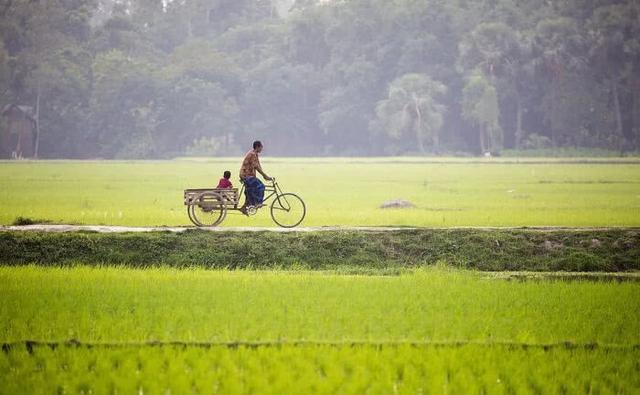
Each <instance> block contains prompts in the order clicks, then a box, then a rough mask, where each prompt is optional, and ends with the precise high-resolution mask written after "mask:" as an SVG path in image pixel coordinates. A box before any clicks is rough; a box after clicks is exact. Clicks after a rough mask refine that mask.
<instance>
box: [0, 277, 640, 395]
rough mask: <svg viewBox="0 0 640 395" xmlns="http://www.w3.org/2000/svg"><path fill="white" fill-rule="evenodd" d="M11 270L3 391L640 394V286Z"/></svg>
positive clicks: (0, 318)
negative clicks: (601, 391)
mask: <svg viewBox="0 0 640 395" xmlns="http://www.w3.org/2000/svg"><path fill="white" fill-rule="evenodd" d="M0 280H1V281H0V298H1V299H2V300H3V303H2V305H1V307H0V334H1V336H2V339H1V342H2V343H3V344H4V346H3V350H4V352H3V353H1V354H0V376H2V377H4V378H5V380H1V381H0V393H14V390H15V389H16V388H18V389H20V391H19V392H32V391H30V390H29V389H32V390H34V391H35V392H38V391H37V390H39V389H42V388H50V389H54V390H55V389H56V388H58V390H59V391H60V389H62V390H61V392H70V393H79V392H84V393H88V392H93V393H103V392H108V393H113V392H132V391H133V392H136V391H137V392H140V391H142V392H143V393H165V392H172V393H182V392H185V391H186V392H196V393H209V392H219V393H229V392H231V393H248V392H270V393H278V392H283V391H284V392H291V391H293V392H297V391H303V392H309V391H311V392H320V393H332V392H336V391H337V392H348V393H360V392H373V393H386V392H394V391H397V392H402V393H405V392H416V391H425V392H429V393H432V392H436V393H442V392H450V393H457V392H459V391H465V392H466V391H474V392H476V391H480V392H482V391H485V392H486V391H488V392H520V391H525V392H548V391H550V392H583V391H585V390H587V392H588V390H589V389H591V390H594V391H600V390H606V391H613V392H633V391H635V390H637V389H638V384H639V383H640V376H639V375H638V367H639V366H638V365H639V364H640V359H639V358H638V357H639V356H640V349H639V345H640V322H639V321H638V320H637V319H635V317H638V315H639V314H640V282H637V281H628V282H623V283H613V282H607V281H584V280H577V281H572V282H566V281H554V280H549V281H506V280H503V279H500V278H496V277H495V276H490V275H482V274H480V273H474V272H466V271H454V270H444V269H442V268H440V269H420V270H416V271H413V272H407V273H405V274H403V275H400V276H349V275H334V274H327V273H322V272H307V271H302V272H295V271H293V272H292V271H284V272H279V271H264V272H244V271H234V272H229V271H204V270H175V269H146V270H144V269H143V270H134V269H118V268H98V269H90V268H86V267H77V268H67V269H62V268H48V269H45V268H41V267H35V266H24V267H12V268H10V267H3V268H0ZM630 318H631V319H630ZM606 391H605V392H606Z"/></svg>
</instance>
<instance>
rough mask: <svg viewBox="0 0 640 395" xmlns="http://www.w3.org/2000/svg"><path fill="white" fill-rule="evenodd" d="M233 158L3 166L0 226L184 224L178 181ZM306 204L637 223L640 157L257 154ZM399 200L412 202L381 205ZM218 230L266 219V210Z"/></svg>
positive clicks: (337, 221) (392, 222)
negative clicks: (22, 221)
mask: <svg viewBox="0 0 640 395" xmlns="http://www.w3.org/2000/svg"><path fill="white" fill-rule="evenodd" d="M238 167H239V159H216V160H206V161H205V160H202V161H196V160H172V161H153V162H152V161H128V162H124V161H122V162H118V161H38V162H2V163H0V224H5V225H7V224H11V223H12V222H13V221H15V220H16V218H17V217H25V218H30V219H36V220H47V221H51V222H54V223H76V224H92V225H95V224H110V225H129V226H156V225H169V226H178V225H190V222H189V219H188V218H187V215H186V210H185V207H184V206H183V202H182V192H183V190H184V189H186V188H196V187H214V186H215V185H216V184H217V181H218V179H219V178H220V177H221V175H222V172H223V171H224V170H227V169H228V170H231V171H232V174H233V176H232V181H234V184H235V186H239V182H238V181H237V180H236V179H237V168H238ZM263 167H264V169H265V171H267V173H268V174H270V175H272V176H275V177H276V178H277V180H278V182H279V183H280V185H281V186H282V188H283V189H284V190H285V191H289V192H295V193H297V194H298V195H300V196H301V197H302V198H303V199H304V201H305V203H306V205H307V217H306V218H305V220H304V222H303V223H302V226H325V225H342V226H358V225H370V226H438V227H450V226H638V225H640V214H639V213H640V162H637V161H635V160H630V161H626V162H620V163H617V162H616V161H607V162H598V161H593V162H591V163H582V162H559V161H554V160H550V161H543V162H541V161H533V160H531V161H524V162H509V161H500V160H486V161H478V160H464V159H458V160H453V159H451V160H446V159H440V160H428V159H412V158H396V159H394V160H392V159H357V158H355V159H350V160H349V159H296V158H290V159H278V158H268V157H266V158H263ZM392 199H405V200H408V201H409V202H411V203H413V204H414V205H415V207H414V208H412V209H386V210H384V209H380V208H379V206H380V205H381V204H382V203H384V202H385V201H388V200H392ZM223 226H275V225H274V223H273V221H272V220H271V218H270V217H269V214H268V210H266V209H265V210H261V211H260V212H258V214H257V215H256V216H254V217H251V218H246V217H244V216H241V215H240V214H238V213H237V212H233V213H232V214H230V215H229V216H228V217H227V219H226V220H225V221H224V223H223Z"/></svg>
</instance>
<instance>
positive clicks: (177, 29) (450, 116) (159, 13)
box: [0, 0, 640, 158]
mask: <svg viewBox="0 0 640 395" xmlns="http://www.w3.org/2000/svg"><path fill="white" fill-rule="evenodd" d="M0 34H1V37H2V40H1V41H0V94H1V96H0V104H1V105H3V106H4V105H5V104H7V103H16V104H20V105H30V106H37V108H38V109H37V116H38V120H39V122H38V123H39V130H40V132H39V137H38V140H39V144H38V146H39V149H38V150H39V155H40V156H41V157H68V158H98V157H99V158H163V157H174V156H180V155H226V154H229V155H235V154H237V153H239V152H241V151H242V150H243V149H245V148H247V147H248V145H249V143H250V142H251V141H253V140H254V139H261V140H263V141H265V143H266V145H267V147H268V150H269V152H270V153H272V154H275V155H289V156H294V155H406V154H451V153H454V154H455V153H473V154H482V153H486V152H490V153H492V154H499V153H500V152H501V151H503V150H505V149H516V150H526V149H545V148H563V147H565V148H566V147H578V148H598V149H607V150H612V151H618V152H625V151H637V150H639V149H640V4H639V3H637V2H636V1H634V0H622V1H614V0H608V1H605V0H566V1H552V0H519V1H515V0H477V1H474V0H333V1H331V0H325V1H314V0H288V1H287V0H279V1H278V0H173V1H163V0H2V1H1V2H0Z"/></svg>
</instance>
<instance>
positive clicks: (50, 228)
mask: <svg viewBox="0 0 640 395" xmlns="http://www.w3.org/2000/svg"><path fill="white" fill-rule="evenodd" d="M189 229H202V230H205V231H209V232H328V231H365V232H393V231H398V230H415V229H431V230H434V229H441V230H453V229H477V230H487V231H491V230H509V229H520V230H529V231H545V232H549V231H593V230H610V229H627V230H628V229H638V230H640V228H633V227H632V228H629V227H621V228H567V227H553V226H540V227H508V226H505V227H483V226H464V227H448V228H424V227H422V228H421V227H375V226H311V227H297V228H279V227H250V226H237V227H215V228H196V227H193V226H173V227H172V226H111V225H51V224H37V225H20V226H0V232H3V231H39V232H58V233H61V232H78V231H88V232H98V233H125V232H174V233H180V232H184V231H186V230H189Z"/></svg>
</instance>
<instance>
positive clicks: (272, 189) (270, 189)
mask: <svg viewBox="0 0 640 395" xmlns="http://www.w3.org/2000/svg"><path fill="white" fill-rule="evenodd" d="M241 183H242V188H240V193H239V196H243V195H244V190H245V186H244V182H241ZM264 193H265V195H266V196H265V197H264V198H263V199H262V203H263V204H264V203H265V202H266V201H267V200H269V199H271V198H272V197H273V196H276V199H278V202H279V203H280V207H278V209H280V210H284V211H289V210H290V209H291V206H290V205H289V202H287V200H286V199H282V201H281V200H280V196H282V195H283V194H284V192H282V189H281V188H280V186H279V185H278V183H277V182H276V181H275V179H274V180H272V181H271V184H270V185H265V186H264ZM246 198H247V197H246V196H245V199H246ZM238 200H239V199H238ZM282 202H285V203H286V205H287V207H286V208H285V205H283V204H282ZM238 203H239V202H238ZM234 208H236V209H237V208H238V205H237V204H236V206H235V207H234Z"/></svg>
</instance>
